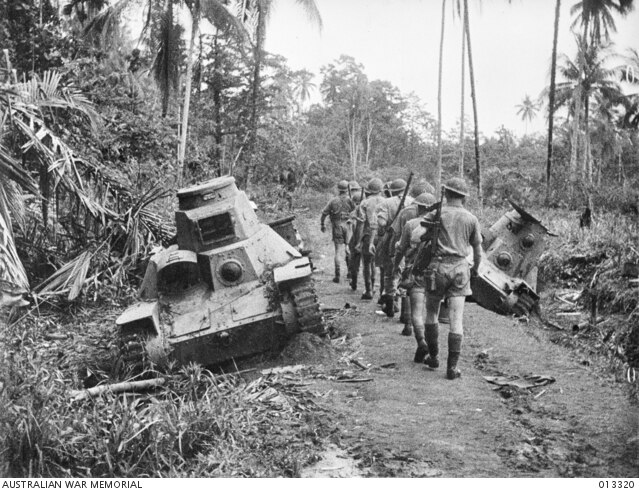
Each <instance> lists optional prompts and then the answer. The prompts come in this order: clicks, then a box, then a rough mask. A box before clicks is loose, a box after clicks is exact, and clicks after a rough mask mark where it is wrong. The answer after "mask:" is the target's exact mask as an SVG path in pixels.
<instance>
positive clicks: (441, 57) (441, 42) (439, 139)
mask: <svg viewBox="0 0 639 492" xmlns="http://www.w3.org/2000/svg"><path fill="white" fill-rule="evenodd" d="M445 26H446V0H442V26H441V34H440V37H439V70H438V74H437V180H436V189H437V190H439V189H440V187H441V182H442V66H443V62H444V28H445Z"/></svg>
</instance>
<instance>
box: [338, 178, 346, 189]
mask: <svg viewBox="0 0 639 492" xmlns="http://www.w3.org/2000/svg"><path fill="white" fill-rule="evenodd" d="M337 190H338V191H348V181H346V180H345V179H343V180H341V181H340V182H339V183H337Z"/></svg>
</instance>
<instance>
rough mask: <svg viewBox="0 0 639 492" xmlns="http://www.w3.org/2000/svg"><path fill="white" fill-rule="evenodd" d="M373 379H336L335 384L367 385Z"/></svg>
mask: <svg viewBox="0 0 639 492" xmlns="http://www.w3.org/2000/svg"><path fill="white" fill-rule="evenodd" d="M372 380H373V378H352V379H336V380H335V382H336V383H367V382H368V381H372Z"/></svg>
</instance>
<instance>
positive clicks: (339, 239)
mask: <svg viewBox="0 0 639 492" xmlns="http://www.w3.org/2000/svg"><path fill="white" fill-rule="evenodd" d="M337 193H338V196H336V197H334V198H332V199H331V200H330V201H329V202H328V203H327V204H326V207H324V210H322V218H321V220H320V228H321V230H322V232H326V227H324V220H325V219H326V217H327V216H328V215H330V217H331V224H332V234H333V244H334V245H335V259H334V261H335V277H333V282H335V283H336V284H337V283H339V277H340V258H342V257H343V256H346V254H347V248H348V246H347V244H346V240H347V236H348V228H347V225H346V221H347V220H348V216H349V214H350V213H351V212H352V211H353V208H355V207H354V206H353V202H352V201H351V199H350V198H349V197H348V181H346V180H344V179H343V180H342V181H340V182H339V183H338V184H337Z"/></svg>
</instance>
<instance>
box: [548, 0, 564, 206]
mask: <svg viewBox="0 0 639 492" xmlns="http://www.w3.org/2000/svg"><path fill="white" fill-rule="evenodd" d="M560 10H561V0H557V1H556V3H555V22H554V29H553V38H552V60H551V62H550V93H549V97H548V154H547V158H546V201H547V202H548V201H549V200H550V171H551V169H552V138H553V125H554V115H555V77H556V73H557V38H558V36H559V11H560Z"/></svg>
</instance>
